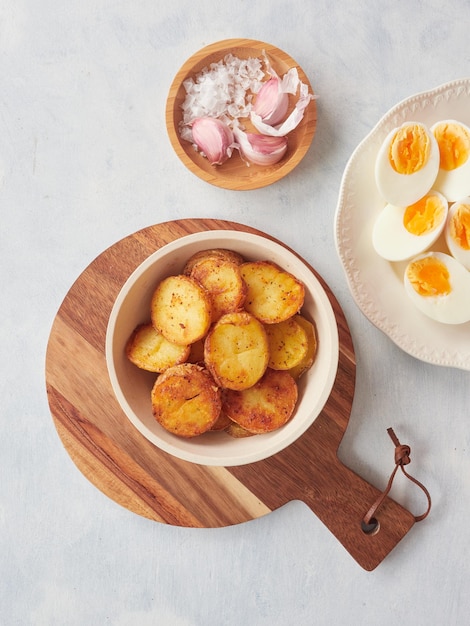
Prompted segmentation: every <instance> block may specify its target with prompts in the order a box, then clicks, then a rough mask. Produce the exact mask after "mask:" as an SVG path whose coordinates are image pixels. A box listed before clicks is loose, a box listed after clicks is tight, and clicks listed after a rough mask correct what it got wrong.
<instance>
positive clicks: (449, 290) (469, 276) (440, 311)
mask: <svg viewBox="0 0 470 626" xmlns="http://www.w3.org/2000/svg"><path fill="white" fill-rule="evenodd" d="M404 283H405V290H406V293H407V294H408V296H409V297H410V299H411V301H412V302H413V303H414V304H415V306H416V307H417V308H418V309H419V310H420V311H421V312H422V313H424V315H427V316H428V317H430V318H431V319H433V320H436V321H437V322H442V323H444V324H463V323H465V322H468V321H469V320H470V272H468V271H467V270H466V269H465V268H464V266H463V265H461V264H460V263H459V262H458V261H457V260H456V259H454V257H452V256H450V255H449V254H445V253H444V252H427V253H426V254H422V255H419V256H418V257H416V258H414V259H413V260H412V261H410V263H408V265H407V267H406V269H405V276H404Z"/></svg>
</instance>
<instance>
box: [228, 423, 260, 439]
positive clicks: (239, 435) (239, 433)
mask: <svg viewBox="0 0 470 626" xmlns="http://www.w3.org/2000/svg"><path fill="white" fill-rule="evenodd" d="M225 432H226V433H227V434H228V435H230V437H233V438H234V439H243V437H253V435H254V434H255V433H250V431H249V430H247V429H246V428H242V427H241V426H239V425H238V424H236V423H235V422H232V420H230V425H229V426H228V427H227V428H226V429H225Z"/></svg>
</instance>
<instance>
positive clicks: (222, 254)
mask: <svg viewBox="0 0 470 626" xmlns="http://www.w3.org/2000/svg"><path fill="white" fill-rule="evenodd" d="M202 259H221V260H224V261H231V262H232V263H235V264H236V265H241V264H242V263H244V261H245V259H244V258H243V257H242V255H241V254H239V253H238V252H235V250H227V249H226V248H210V249H208V250H199V251H198V252H195V253H194V254H193V255H192V256H191V257H190V258H189V259H188V260H187V261H186V264H185V266H184V269H183V274H186V275H187V276H189V275H190V274H191V271H192V269H193V265H194V264H195V263H197V262H198V261H201V260H202Z"/></svg>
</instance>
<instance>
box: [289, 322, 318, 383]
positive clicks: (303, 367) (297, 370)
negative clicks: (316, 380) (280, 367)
mask: <svg viewBox="0 0 470 626" xmlns="http://www.w3.org/2000/svg"><path fill="white" fill-rule="evenodd" d="M293 319H295V321H296V322H297V323H298V324H300V325H301V326H303V328H304V330H305V332H306V333H307V342H308V345H307V352H306V354H305V356H304V358H303V359H302V360H301V361H300V363H298V364H297V365H296V366H295V367H293V368H292V369H290V370H289V374H290V375H291V376H292V377H293V378H294V380H298V379H299V378H300V377H301V376H302V374H304V373H305V372H306V371H307V370H308V369H310V368H311V367H312V365H313V363H314V362H315V357H316V355H317V334H316V331H315V326H314V324H312V322H310V321H309V320H308V319H306V318H305V317H304V316H303V315H295V316H294V318H293Z"/></svg>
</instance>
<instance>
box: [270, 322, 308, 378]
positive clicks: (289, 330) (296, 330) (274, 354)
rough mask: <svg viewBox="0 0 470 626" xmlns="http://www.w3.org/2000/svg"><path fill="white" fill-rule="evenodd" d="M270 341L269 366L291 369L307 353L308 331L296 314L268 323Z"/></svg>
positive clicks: (276, 368) (278, 368)
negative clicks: (297, 319) (298, 320)
mask: <svg viewBox="0 0 470 626" xmlns="http://www.w3.org/2000/svg"><path fill="white" fill-rule="evenodd" d="M265 329H266V334H267V336H268V343H269V363H268V367H270V368H271V369H274V370H289V369H291V368H293V367H295V366H296V365H298V364H299V363H300V361H301V360H302V359H303V358H304V357H305V355H306V354H307V349H308V338H307V331H306V330H305V329H304V328H303V326H302V325H301V324H299V323H298V322H297V321H296V316H294V317H290V318H289V319H288V320H284V321H282V322H277V323H276V324H266V326H265Z"/></svg>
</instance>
